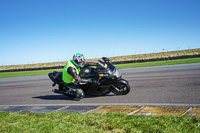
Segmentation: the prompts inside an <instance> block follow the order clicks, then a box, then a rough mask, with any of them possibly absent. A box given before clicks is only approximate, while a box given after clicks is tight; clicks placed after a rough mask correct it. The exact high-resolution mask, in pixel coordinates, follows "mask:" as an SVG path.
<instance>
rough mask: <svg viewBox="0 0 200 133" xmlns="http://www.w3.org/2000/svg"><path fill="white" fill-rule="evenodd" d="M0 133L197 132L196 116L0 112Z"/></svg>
mask: <svg viewBox="0 0 200 133" xmlns="http://www.w3.org/2000/svg"><path fill="white" fill-rule="evenodd" d="M0 132H1V133H30V132H40V133H43V132H45V133H66V132H67V133H77V132H79V133H91V132H93V133H98V132H101V133H104V132H105V133H109V132H118V133H129V132H133V133H141V132H159V133H160V132H163V133H180V132H181V133H199V132H200V118H199V117H196V118H192V117H189V116H181V117H174V116H165V117H155V116H130V115H126V114H114V113H107V114H90V113H89V114H80V113H71V114H69V113H61V112H60V113H55V112H51V113H41V114H35V113H26V114H19V113H11V112H0Z"/></svg>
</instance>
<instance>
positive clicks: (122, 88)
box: [110, 79, 131, 95]
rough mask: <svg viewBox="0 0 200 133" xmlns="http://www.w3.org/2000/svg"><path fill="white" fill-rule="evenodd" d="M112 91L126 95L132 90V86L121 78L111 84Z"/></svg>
mask: <svg viewBox="0 0 200 133" xmlns="http://www.w3.org/2000/svg"><path fill="white" fill-rule="evenodd" d="M110 89H111V92H112V93H114V94H116V95H126V94H128V93H129V92H130V90H131V87H130V85H129V83H128V81H126V80H124V79H121V80H119V81H117V82H115V83H114V84H113V85H112V86H111V88H110Z"/></svg>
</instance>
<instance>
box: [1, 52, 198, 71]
mask: <svg viewBox="0 0 200 133" xmlns="http://www.w3.org/2000/svg"><path fill="white" fill-rule="evenodd" d="M199 54H200V49H189V50H180V51H170V52H161V53H150V54H138V55H127V56H116V57H109V58H110V60H111V61H112V62H121V61H122V62H123V61H138V60H150V59H156V60H163V59H169V58H171V59H175V58H176V57H183V56H186V57H187V56H195V55H199ZM99 59H100V58H97V59H87V61H88V62H97V61H98V60H99ZM65 64H66V61H62V62H52V63H38V64H25V65H10V66H0V70H11V69H28V68H44V67H55V66H64V65H65Z"/></svg>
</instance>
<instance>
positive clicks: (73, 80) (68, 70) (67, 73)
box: [62, 53, 99, 98]
mask: <svg viewBox="0 0 200 133" xmlns="http://www.w3.org/2000/svg"><path fill="white" fill-rule="evenodd" d="M98 65H99V63H93V62H85V58H84V56H83V54H80V53H76V54H75V55H74V56H73V60H70V61H68V62H67V64H66V65H65V67H64V70H63V75H62V79H63V81H64V82H65V83H66V85H68V86H69V87H71V88H73V89H75V90H76V92H75V96H76V97H77V98H83V97H84V92H83V91H82V89H81V88H80V87H79V85H80V84H87V83H92V82H96V81H93V80H92V79H81V78H80V76H79V72H80V69H81V68H83V67H88V66H98Z"/></svg>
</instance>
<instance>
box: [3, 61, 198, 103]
mask: <svg viewBox="0 0 200 133" xmlns="http://www.w3.org/2000/svg"><path fill="white" fill-rule="evenodd" d="M121 72H122V75H123V78H125V79H126V80H128V81H129V83H130V85H131V87H132V90H131V91H130V93H129V94H128V95H125V96H116V95H114V94H112V93H111V94H109V95H107V96H100V97H89V96H88V97H86V98H84V99H82V100H81V101H75V100H73V99H72V98H69V97H66V96H64V95H61V94H55V93H53V92H51V90H52V89H54V88H56V87H57V86H56V87H54V88H53V87H52V86H51V84H52V82H51V81H50V80H49V79H48V77H47V76H46V75H43V76H30V77H18V78H3V79H0V105H173V104H174V105H190V106H191V105H193V106H199V105H200V63H194V64H184V65H169V66H157V67H144V68H131V69H121Z"/></svg>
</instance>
